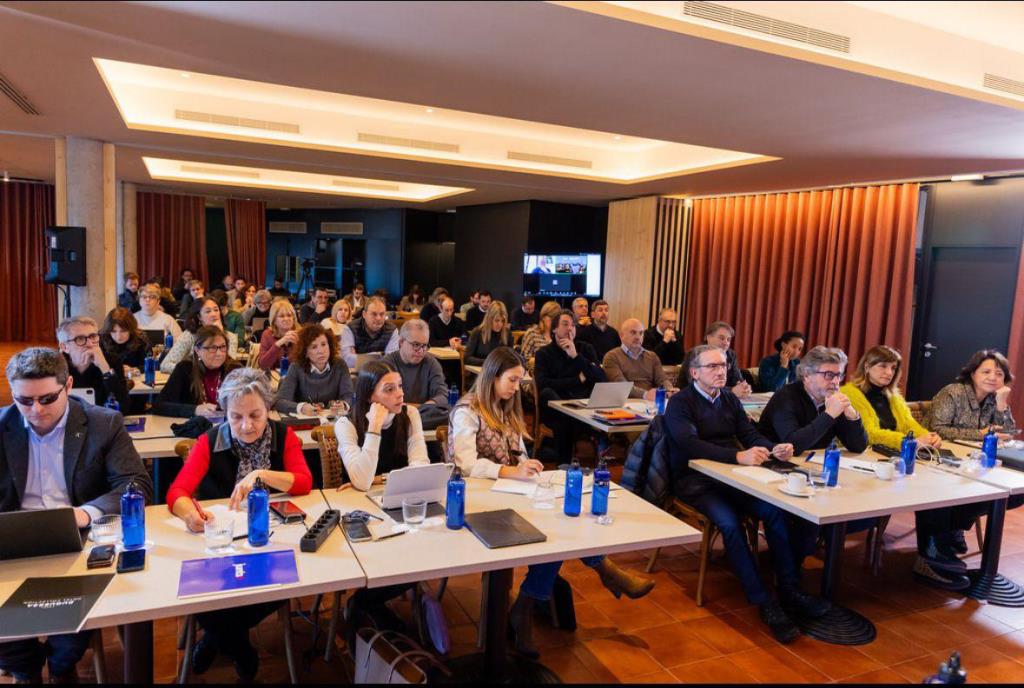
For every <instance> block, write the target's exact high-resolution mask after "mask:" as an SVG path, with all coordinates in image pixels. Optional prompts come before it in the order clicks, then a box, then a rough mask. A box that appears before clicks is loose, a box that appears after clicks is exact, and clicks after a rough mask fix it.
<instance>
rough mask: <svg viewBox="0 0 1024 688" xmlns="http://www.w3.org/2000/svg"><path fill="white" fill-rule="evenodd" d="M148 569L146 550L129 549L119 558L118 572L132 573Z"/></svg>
mask: <svg viewBox="0 0 1024 688" xmlns="http://www.w3.org/2000/svg"><path fill="white" fill-rule="evenodd" d="M144 568H146V550H144V549H128V550H125V551H123V552H121V554H119V555H118V556H117V572H118V573H131V572H132V571H141V570H142V569H144Z"/></svg>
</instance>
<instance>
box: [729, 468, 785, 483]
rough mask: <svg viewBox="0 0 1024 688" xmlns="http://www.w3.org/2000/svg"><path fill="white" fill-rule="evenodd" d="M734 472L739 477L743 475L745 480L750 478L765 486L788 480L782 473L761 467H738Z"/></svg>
mask: <svg viewBox="0 0 1024 688" xmlns="http://www.w3.org/2000/svg"><path fill="white" fill-rule="evenodd" d="M732 470H733V473H736V474H737V475H741V476H743V477H744V478H750V479H751V480H756V481H757V482H759V483H764V484H765V485H767V484H769V483H777V482H782V481H783V480H785V479H786V476H784V475H782V474H781V473H776V472H775V471H773V470H771V469H768V468H761V467H760V466H736V467H735V468H733V469H732Z"/></svg>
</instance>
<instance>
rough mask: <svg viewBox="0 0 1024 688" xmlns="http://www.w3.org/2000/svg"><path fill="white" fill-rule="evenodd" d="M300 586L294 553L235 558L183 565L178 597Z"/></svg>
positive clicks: (185, 562)
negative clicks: (292, 585)
mask: <svg viewBox="0 0 1024 688" xmlns="http://www.w3.org/2000/svg"><path fill="white" fill-rule="evenodd" d="M298 582H299V570H298V568H297V567H296V565H295V551H294V550H290V549H286V550H278V551H276V552H256V553H253V554H233V555H231V556H227V557H212V558H209V559H190V560H188V561H183V562H181V575H180V577H179V578H178V597H193V596H195V595H209V594H212V593H218V592H231V591H233V590H250V589H252V588H268V587H273V586H277V585H288V584H290V583H298Z"/></svg>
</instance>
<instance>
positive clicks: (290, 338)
mask: <svg viewBox="0 0 1024 688" xmlns="http://www.w3.org/2000/svg"><path fill="white" fill-rule="evenodd" d="M297 320H298V318H296V317H295V307H294V306H293V305H292V304H291V303H290V302H289V301H288V299H278V300H276V301H274V303H273V305H271V306H270V322H269V323H267V329H265V330H263V334H262V335H261V336H260V355H259V359H258V362H259V365H260V368H262V369H263V370H272V369H274V368H277V367H278V366H279V365H281V359H282V358H285V357H287V356H288V355H289V353H290V352H291V350H292V347H293V346H295V343H296V342H297V341H299V328H298V326H297V324H296V321H297Z"/></svg>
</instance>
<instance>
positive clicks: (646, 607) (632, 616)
mask: <svg viewBox="0 0 1024 688" xmlns="http://www.w3.org/2000/svg"><path fill="white" fill-rule="evenodd" d="M594 607H595V608H596V609H597V610H598V611H599V612H601V613H602V614H604V615H605V616H606V617H608V620H609V621H611V622H612V624H613V625H614V626H615V627H616V628H618V629H619V631H621V632H624V633H628V632H631V631H638V630H640V629H641V628H651V627H652V626H664V625H665V624H667V623H671V622H672V621H674V619H673V618H672V617H671V616H669V615H668V614H667V613H665V612H664V611H662V610H661V608H660V607H658V606H657V605H656V604H654V602H651V601H650V600H649V599H647V598H646V597H643V598H641V599H639V600H630V599H627V598H626V597H625V596H623V597H622V599H618V600H617V599H615V598H614V597H610V598H609V599H607V600H601V601H598V602H594Z"/></svg>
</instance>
